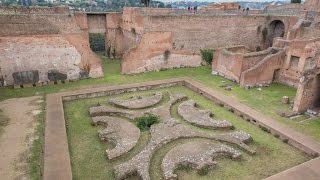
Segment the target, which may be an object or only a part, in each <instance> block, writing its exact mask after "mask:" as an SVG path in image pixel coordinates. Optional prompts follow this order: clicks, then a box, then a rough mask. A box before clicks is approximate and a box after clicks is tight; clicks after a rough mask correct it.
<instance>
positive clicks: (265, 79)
mask: <svg viewBox="0 0 320 180" xmlns="http://www.w3.org/2000/svg"><path fill="white" fill-rule="evenodd" d="M285 55H286V53H285V50H281V51H279V52H278V53H276V54H270V55H268V56H265V58H263V59H262V60H261V61H259V62H258V63H257V64H256V65H254V66H251V68H250V69H247V70H245V71H244V72H243V73H242V74H241V80H240V85H241V86H243V87H244V86H256V85H260V84H262V85H264V84H270V83H271V82H272V81H273V78H274V72H275V70H277V69H280V68H281V67H282V66H283V62H284V58H285Z"/></svg>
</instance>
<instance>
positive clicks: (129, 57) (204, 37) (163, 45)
mask: <svg viewBox="0 0 320 180" xmlns="http://www.w3.org/2000/svg"><path fill="white" fill-rule="evenodd" d="M155 11H157V13H155V12H153V10H149V9H148V10H145V9H139V8H125V9H124V12H123V16H122V20H121V25H120V27H121V29H122V34H121V38H122V39H123V46H122V47H121V48H122V49H121V50H122V52H123V61H122V73H137V72H144V71H149V70H159V69H162V68H169V66H166V65H165V64H164V63H163V58H161V57H162V56H163V54H165V53H166V52H167V53H168V52H169V54H171V55H173V54H180V55H183V57H184V58H183V59H188V60H184V61H183V62H184V63H182V60H181V61H180V57H177V58H173V57H175V56H170V57H171V58H173V59H172V63H173V62H175V65H174V66H170V67H179V66H178V64H179V63H182V64H180V66H181V67H184V66H189V65H192V66H193V65H196V66H198V65H199V62H198V60H199V57H201V54H200V49H206V48H214V49H215V48H219V47H225V46H233V45H245V46H247V47H248V48H249V49H250V50H252V51H255V50H256V49H257V48H258V49H259V48H260V49H261V48H263V47H264V44H265V42H264V41H265V38H263V35H262V29H263V28H266V27H268V24H269V23H271V22H272V21H274V20H280V21H282V22H283V23H284V26H285V34H284V35H285V36H286V35H287V30H288V29H291V28H292V26H293V25H294V24H295V23H296V21H297V20H298V18H297V17H289V16H263V15H259V16H257V15H252V16H251V15H250V16H244V15H243V16H238V15H227V14H225V15H212V14H211V15H210V14H170V12H167V11H166V10H164V11H163V12H162V13H159V12H158V11H159V10H155ZM151 34H157V35H154V37H150V35H151ZM168 34H170V41H171V42H169V41H167V39H168V38H167V36H168ZM147 39H149V40H147ZM170 43H171V44H170ZM169 44H170V45H169ZM153 47H157V49H156V50H154V49H155V48H153ZM148 49H149V50H150V52H151V53H150V52H146V51H145V50H148ZM195 57H196V58H195ZM174 59H175V60H174ZM151 61H152V62H153V63H150V62H151ZM190 61H195V62H192V63H191V62H190ZM147 62H148V64H147ZM187 63H188V64H187ZM150 64H152V68H151V65H150ZM200 64H201V63H200ZM143 69H144V70H143Z"/></svg>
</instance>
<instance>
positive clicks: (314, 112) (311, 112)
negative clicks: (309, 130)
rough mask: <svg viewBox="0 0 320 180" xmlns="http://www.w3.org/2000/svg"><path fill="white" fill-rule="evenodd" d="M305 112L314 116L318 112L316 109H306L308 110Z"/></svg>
mask: <svg viewBox="0 0 320 180" xmlns="http://www.w3.org/2000/svg"><path fill="white" fill-rule="evenodd" d="M307 114H310V115H313V116H316V115H317V114H318V112H317V111H315V110H312V109H308V110H307Z"/></svg>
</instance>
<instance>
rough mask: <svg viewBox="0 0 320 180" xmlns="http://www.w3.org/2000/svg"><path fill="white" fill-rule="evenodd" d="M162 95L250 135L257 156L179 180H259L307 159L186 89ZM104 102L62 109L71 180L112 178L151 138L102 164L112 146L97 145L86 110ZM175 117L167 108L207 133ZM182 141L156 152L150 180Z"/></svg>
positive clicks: (224, 162) (184, 172)
mask: <svg viewBox="0 0 320 180" xmlns="http://www.w3.org/2000/svg"><path fill="white" fill-rule="evenodd" d="M161 91H162V92H163V93H165V92H167V91H170V92H171V93H183V94H185V95H187V96H188V97H189V98H191V99H193V100H195V101H196V102H198V103H199V104H200V107H201V108H203V109H208V110H211V111H212V112H214V114H215V116H216V117H217V119H226V120H228V121H230V122H231V123H232V124H233V125H234V126H235V127H236V129H237V130H240V129H241V130H244V131H246V132H247V133H250V134H251V135H252V137H253V139H254V141H253V143H251V144H250V146H251V147H252V148H254V149H256V151H257V154H256V155H249V154H247V153H245V152H243V151H242V153H243V156H242V159H241V160H240V161H232V160H230V159H225V158H219V159H218V160H217V161H218V166H217V167H216V168H214V169H213V170H210V171H209V173H208V175H207V176H200V175H198V174H197V173H196V171H194V170H190V169H187V168H182V169H180V170H178V171H177V173H178V174H179V177H181V178H182V179H188V180H189V179H191V180H193V179H195V180H196V179H261V178H264V177H267V176H270V175H272V174H275V173H277V172H281V171H283V170H285V169H287V168H289V167H292V166H295V165H297V164H300V163H302V162H305V161H307V160H308V159H309V157H307V156H306V155H305V154H304V153H302V152H300V151H299V150H297V149H295V148H293V147H291V146H290V145H288V144H286V143H284V142H282V141H281V140H279V139H277V138H275V137H273V136H272V135H270V134H268V133H267V132H264V131H262V130H261V129H260V128H259V127H256V126H254V125H253V124H250V123H248V122H247V121H244V120H243V119H241V118H240V117H238V116H236V115H234V114H233V113H231V112H229V111H227V110H226V109H224V108H222V107H220V106H216V105H215V104H213V103H212V102H211V101H209V100H207V99H205V98H204V97H201V96H199V95H197V94H195V93H194V92H192V91H190V90H188V89H186V88H183V87H173V88H167V89H162V90H161ZM149 92H154V90H153V91H148V92H138V93H139V94H140V93H149ZM135 94H137V93H135ZM129 95H132V94H129V93H127V94H124V95H120V96H125V97H127V96H129ZM108 98H110V97H101V98H93V99H84V100H76V101H71V102H66V103H65V104H64V107H65V118H66V123H67V134H68V140H69V145H70V146H69V147H70V153H71V161H72V171H73V177H74V179H112V178H113V173H112V167H113V166H114V165H116V164H119V163H121V162H125V161H126V160H128V159H130V158H131V157H133V156H134V155H135V154H137V153H138V152H140V151H141V150H142V148H143V147H144V146H145V145H146V143H147V142H148V140H149V138H150V135H149V133H148V132H144V133H143V134H142V137H141V139H140V140H139V142H138V145H137V146H136V147H135V148H134V149H133V150H132V151H130V152H129V154H128V155H127V156H123V157H120V158H118V159H116V160H112V161H110V160H107V159H106V156H105V150H106V148H112V145H111V144H108V143H106V142H102V141H100V139H99V138H98V136H97V134H98V130H99V129H101V127H99V126H98V127H93V126H91V118H90V117H89V114H88V109H89V107H91V106H94V105H97V104H98V103H99V104H103V105H107V100H108ZM167 100H168V98H166V100H165V101H167ZM279 106H280V103H279ZM176 112H177V105H175V106H174V107H173V108H172V111H171V113H172V115H173V117H174V118H176V119H178V120H179V122H181V123H182V124H184V125H186V126H188V127H190V128H194V129H197V130H199V131H206V132H209V131H210V130H204V129H202V128H198V127H195V126H192V125H191V124H189V123H187V122H185V121H184V120H182V119H181V118H180V117H179V116H178V115H177V113H176ZM210 132H211V131H210ZM215 133H216V132H215ZM193 140H197V139H193ZM187 141H192V139H187V140H185V139H182V140H178V141H174V142H172V143H169V144H168V145H165V146H164V147H163V148H161V149H159V150H158V151H156V153H155V155H154V156H153V158H152V161H151V171H150V172H151V177H152V178H153V179H161V169H160V164H161V160H162V159H163V157H164V156H165V154H166V153H167V152H168V151H169V150H170V149H172V148H173V147H175V146H176V145H178V144H182V143H184V142H187Z"/></svg>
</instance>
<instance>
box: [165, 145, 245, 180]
mask: <svg viewBox="0 0 320 180" xmlns="http://www.w3.org/2000/svg"><path fill="white" fill-rule="evenodd" d="M218 156H228V157H231V158H232V159H238V158H240V156H241V153H240V152H239V151H237V150H235V149H233V148H232V147H230V146H227V145H224V144H220V143H215V142H210V141H204V142H189V143H186V144H183V145H180V146H176V147H175V148H173V149H172V150H170V151H169V152H168V153H167V154H166V156H165V157H164V159H163V161H162V164H161V168H162V172H163V176H164V178H165V179H178V176H177V175H176V174H174V170H175V169H176V168H177V167H178V166H179V165H182V166H191V167H192V168H194V169H197V170H200V169H202V168H211V167H212V166H215V165H216V164H217V162H215V161H214V159H215V158H216V157H218Z"/></svg>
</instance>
